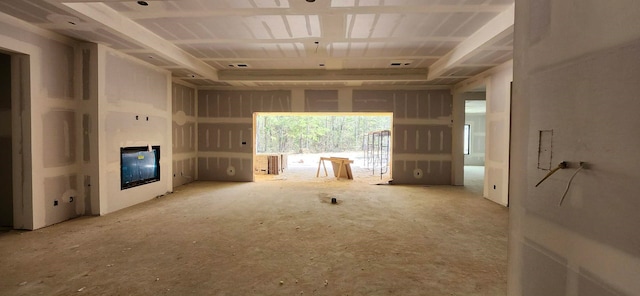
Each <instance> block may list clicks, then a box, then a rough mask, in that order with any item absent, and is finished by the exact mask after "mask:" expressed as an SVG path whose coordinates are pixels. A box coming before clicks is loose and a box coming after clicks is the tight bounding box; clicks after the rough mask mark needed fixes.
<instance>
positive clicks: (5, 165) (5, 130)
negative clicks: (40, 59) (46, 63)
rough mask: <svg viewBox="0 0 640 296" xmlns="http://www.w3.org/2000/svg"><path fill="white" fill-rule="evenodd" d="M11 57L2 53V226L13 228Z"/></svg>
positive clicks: (0, 161)
mask: <svg viewBox="0 0 640 296" xmlns="http://www.w3.org/2000/svg"><path fill="white" fill-rule="evenodd" d="M12 150H13V149H12V144H11V56H10V55H7V54H3V53H0V163H2V165H0V226H13V177H12V174H13V166H12V162H13V152H12Z"/></svg>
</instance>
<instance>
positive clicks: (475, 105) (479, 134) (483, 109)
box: [463, 93, 487, 197]
mask: <svg viewBox="0 0 640 296" xmlns="http://www.w3.org/2000/svg"><path fill="white" fill-rule="evenodd" d="M475 97H477V98H475V99H468V100H465V110H464V111H465V116H464V118H465V122H464V140H463V143H464V185H465V187H467V188H469V189H471V190H472V191H473V192H476V193H477V194H478V195H482V196H485V197H486V194H485V192H484V191H485V190H484V189H485V188H484V178H485V147H486V145H485V143H486V115H487V105H486V101H485V100H484V97H485V96H484V93H476V94H475Z"/></svg>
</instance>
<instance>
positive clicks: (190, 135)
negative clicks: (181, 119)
mask: <svg viewBox="0 0 640 296" xmlns="http://www.w3.org/2000/svg"><path fill="white" fill-rule="evenodd" d="M172 125H173V127H172V130H173V154H178V153H186V152H194V153H195V152H196V124H195V122H187V123H184V124H183V125H179V124H177V123H176V122H175V121H174V122H173V124H172Z"/></svg>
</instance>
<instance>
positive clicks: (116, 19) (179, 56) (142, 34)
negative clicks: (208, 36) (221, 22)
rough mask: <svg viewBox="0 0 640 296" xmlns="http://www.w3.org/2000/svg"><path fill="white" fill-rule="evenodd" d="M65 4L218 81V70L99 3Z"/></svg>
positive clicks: (203, 75) (133, 40)
mask: <svg viewBox="0 0 640 296" xmlns="http://www.w3.org/2000/svg"><path fill="white" fill-rule="evenodd" d="M64 5H66V6H67V7H69V8H71V9H73V10H75V11H76V12H78V13H80V14H82V15H83V16H85V17H87V18H89V19H92V20H94V21H96V22H98V23H100V24H102V25H104V26H106V27H107V28H109V29H111V30H113V31H114V32H117V33H118V34H120V35H122V36H125V37H127V39H130V40H131V41H132V42H135V43H137V44H140V45H141V46H143V47H145V48H148V49H149V50H152V51H153V52H155V53H156V54H158V55H159V56H161V57H162V58H164V59H167V60H170V61H172V62H175V63H176V64H178V65H181V66H183V67H185V68H187V69H189V70H191V71H193V72H194V73H196V74H198V75H200V76H202V77H203V78H206V79H211V80H218V71H217V70H216V69H214V68H212V67H211V66H209V65H208V64H207V63H205V62H203V61H200V60H198V59H197V58H196V57H194V56H192V55H190V54H189V53H187V52H185V51H184V50H182V49H180V48H179V47H177V46H176V45H174V44H172V43H171V42H169V41H166V40H164V39H162V38H161V37H159V36H157V35H155V34H154V33H152V32H150V31H149V30H147V29H146V28H144V27H143V26H141V25H139V24H138V23H136V22H134V21H132V20H130V19H128V18H127V17H125V16H123V15H121V14H120V13H118V12H117V11H115V10H113V9H112V8H110V7H109V6H106V5H104V4H102V3H65V4H64Z"/></svg>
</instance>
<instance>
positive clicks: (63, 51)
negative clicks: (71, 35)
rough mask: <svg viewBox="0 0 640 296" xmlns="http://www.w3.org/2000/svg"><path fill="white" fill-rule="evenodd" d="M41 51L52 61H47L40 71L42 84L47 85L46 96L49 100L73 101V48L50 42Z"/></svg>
mask: <svg viewBox="0 0 640 296" xmlns="http://www.w3.org/2000/svg"><path fill="white" fill-rule="evenodd" d="M42 49H43V50H45V51H47V54H48V55H50V56H55V57H56V58H54V59H48V60H47V61H46V62H45V63H44V65H43V69H42V71H40V73H39V74H40V75H41V79H42V83H43V84H44V85H47V90H46V91H47V95H48V96H49V97H50V98H55V99H64V100H73V99H74V93H73V90H74V80H73V78H74V48H73V46H71V45H67V44H63V43H59V42H55V41H54V42H50V43H47V44H43V48H42Z"/></svg>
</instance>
